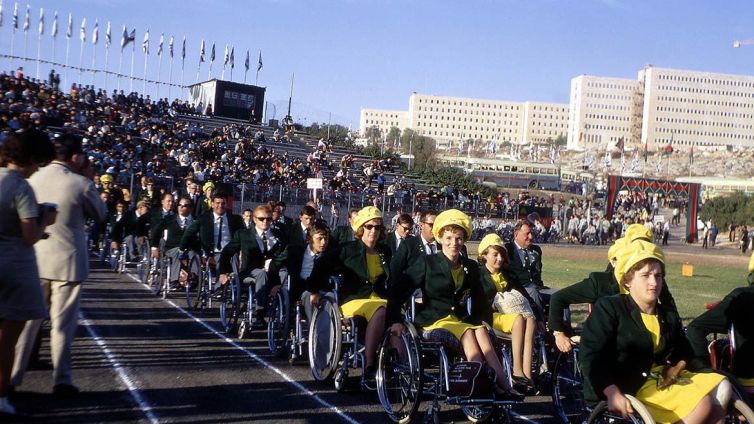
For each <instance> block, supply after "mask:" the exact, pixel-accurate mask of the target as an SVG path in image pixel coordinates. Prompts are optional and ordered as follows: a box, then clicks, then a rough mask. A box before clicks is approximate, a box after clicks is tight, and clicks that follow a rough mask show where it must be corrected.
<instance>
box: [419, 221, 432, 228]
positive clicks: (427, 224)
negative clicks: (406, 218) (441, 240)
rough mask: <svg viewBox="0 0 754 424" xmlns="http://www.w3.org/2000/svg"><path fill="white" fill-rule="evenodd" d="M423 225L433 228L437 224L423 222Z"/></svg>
mask: <svg viewBox="0 0 754 424" xmlns="http://www.w3.org/2000/svg"><path fill="white" fill-rule="evenodd" d="M422 224H424V225H426V226H429V227H433V226H434V225H435V222H434V221H432V222H422Z"/></svg>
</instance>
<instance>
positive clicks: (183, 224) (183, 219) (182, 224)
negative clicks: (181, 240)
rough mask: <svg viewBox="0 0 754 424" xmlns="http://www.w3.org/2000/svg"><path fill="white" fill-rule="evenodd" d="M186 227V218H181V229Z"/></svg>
mask: <svg viewBox="0 0 754 424" xmlns="http://www.w3.org/2000/svg"><path fill="white" fill-rule="evenodd" d="M185 228H186V218H185V217H184V218H181V230H183V229H185Z"/></svg>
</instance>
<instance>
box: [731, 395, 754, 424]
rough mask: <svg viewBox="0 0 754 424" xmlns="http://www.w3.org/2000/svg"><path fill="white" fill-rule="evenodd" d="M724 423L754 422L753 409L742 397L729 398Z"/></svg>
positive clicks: (752, 423)
mask: <svg viewBox="0 0 754 424" xmlns="http://www.w3.org/2000/svg"><path fill="white" fill-rule="evenodd" d="M725 423H726V424H738V423H742V424H743V423H749V424H754V411H752V409H751V407H750V406H749V405H748V404H747V403H746V402H745V401H744V400H742V399H740V398H734V399H731V402H730V404H729V405H728V413H727V414H726V415H725Z"/></svg>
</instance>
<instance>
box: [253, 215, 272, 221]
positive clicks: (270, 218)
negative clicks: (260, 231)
mask: <svg viewBox="0 0 754 424" xmlns="http://www.w3.org/2000/svg"><path fill="white" fill-rule="evenodd" d="M256 218H257V220H259V221H262V222H265V221H272V217H269V216H257V217H256Z"/></svg>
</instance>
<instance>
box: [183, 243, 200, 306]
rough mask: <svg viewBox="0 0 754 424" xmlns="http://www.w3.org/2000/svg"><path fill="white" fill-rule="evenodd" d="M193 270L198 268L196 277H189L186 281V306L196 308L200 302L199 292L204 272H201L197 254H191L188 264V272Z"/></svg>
mask: <svg viewBox="0 0 754 424" xmlns="http://www.w3.org/2000/svg"><path fill="white" fill-rule="evenodd" d="M194 270H198V271H199V272H197V273H196V274H195V275H196V278H194V279H191V278H189V279H188V280H187V281H186V307H188V308H189V309H196V308H197V307H198V305H199V302H201V299H200V293H201V289H202V285H204V273H203V272H202V266H201V259H200V257H199V255H193V257H192V258H191V260H190V261H189V265H188V272H189V274H191V273H192V272H193V271H194Z"/></svg>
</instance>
